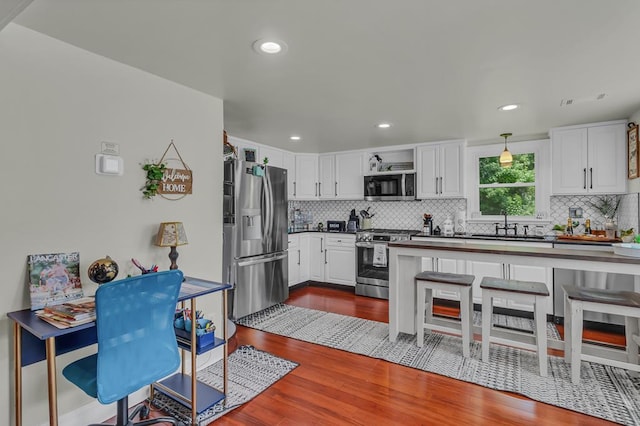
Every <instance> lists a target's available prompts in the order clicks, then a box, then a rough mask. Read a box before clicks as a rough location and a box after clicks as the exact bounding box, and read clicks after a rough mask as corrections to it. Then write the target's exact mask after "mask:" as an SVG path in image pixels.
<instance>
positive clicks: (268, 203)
mask: <svg viewBox="0 0 640 426" xmlns="http://www.w3.org/2000/svg"><path fill="white" fill-rule="evenodd" d="M262 190H263V197H264V198H263V203H264V214H263V216H262V217H263V227H262V229H263V231H262V238H263V243H264V236H265V235H271V232H272V230H273V187H272V185H271V179H270V178H269V173H265V174H264V177H263V178H262Z"/></svg>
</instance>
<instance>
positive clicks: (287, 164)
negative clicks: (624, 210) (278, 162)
mask: <svg viewBox="0 0 640 426" xmlns="http://www.w3.org/2000/svg"><path fill="white" fill-rule="evenodd" d="M282 157H283V162H284V166H283V167H284V168H285V169H287V195H288V197H287V198H288V199H289V200H293V199H295V192H294V191H295V189H296V184H295V181H296V155H295V154H293V153H291V152H285V153H284V154H283V155H282Z"/></svg>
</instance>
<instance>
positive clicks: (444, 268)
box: [423, 258, 465, 301]
mask: <svg viewBox="0 0 640 426" xmlns="http://www.w3.org/2000/svg"><path fill="white" fill-rule="evenodd" d="M423 259H424V258H423ZM436 265H437V268H438V272H446V273H449V274H463V273H464V271H465V261H464V260H455V259H437V262H436ZM435 297H437V298H440V299H447V300H456V301H458V300H460V296H459V295H458V293H457V292H455V291H447V290H436V292H435Z"/></svg>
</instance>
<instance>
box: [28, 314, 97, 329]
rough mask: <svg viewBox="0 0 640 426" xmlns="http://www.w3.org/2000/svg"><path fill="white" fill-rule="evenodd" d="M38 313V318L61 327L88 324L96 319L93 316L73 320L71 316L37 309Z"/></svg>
mask: <svg viewBox="0 0 640 426" xmlns="http://www.w3.org/2000/svg"><path fill="white" fill-rule="evenodd" d="M36 315H37V316H38V318H40V319H42V320H43V321H46V322H48V323H49V324H51V325H53V326H55V327H58V328H61V329H64V328H69V327H75V326H77V325H81V324H86V323H89V322H93V321H95V320H96V318H95V316H93V317H90V318H85V319H82V320H78V321H73V320H70V319H69V318H66V317H62V316H58V315H56V314H52V313H49V312H46V311H42V310H40V311H36Z"/></svg>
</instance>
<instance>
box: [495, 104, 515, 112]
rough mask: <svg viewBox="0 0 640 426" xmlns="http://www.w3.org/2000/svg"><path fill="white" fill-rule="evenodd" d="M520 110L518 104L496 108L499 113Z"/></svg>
mask: <svg viewBox="0 0 640 426" xmlns="http://www.w3.org/2000/svg"><path fill="white" fill-rule="evenodd" d="M518 108H520V105H518V104H507V105H502V106H500V107H498V110H500V111H513V110H514V109H518Z"/></svg>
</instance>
